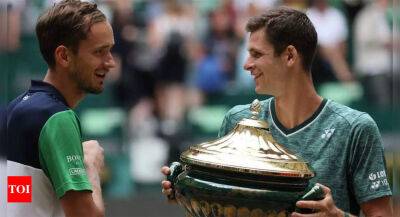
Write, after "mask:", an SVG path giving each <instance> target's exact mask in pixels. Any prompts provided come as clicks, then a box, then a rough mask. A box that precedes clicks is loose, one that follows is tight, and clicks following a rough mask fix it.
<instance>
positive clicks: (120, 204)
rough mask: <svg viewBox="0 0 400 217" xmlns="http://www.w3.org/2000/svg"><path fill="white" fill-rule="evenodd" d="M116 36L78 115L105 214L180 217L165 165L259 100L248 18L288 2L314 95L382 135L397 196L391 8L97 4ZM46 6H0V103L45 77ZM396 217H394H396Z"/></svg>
mask: <svg viewBox="0 0 400 217" xmlns="http://www.w3.org/2000/svg"><path fill="white" fill-rule="evenodd" d="M95 2H96V3H97V4H98V6H99V7H100V8H101V10H102V11H103V12H104V13H105V14H106V16H107V17H108V19H109V21H110V23H111V24H112V26H113V29H114V35H115V42H116V44H115V47H114V48H113V54H114V57H115V59H116V61H117V63H118V64H117V65H118V66H117V67H116V69H115V70H113V71H112V72H110V73H109V74H108V80H107V83H106V88H105V91H104V92H103V93H102V94H101V95H89V96H87V97H86V99H85V100H84V101H83V102H82V103H81V104H80V106H79V107H78V108H77V109H76V112H77V113H78V114H79V116H80V120H81V124H82V129H83V133H84V137H85V139H97V140H99V141H100V143H101V144H102V146H103V147H104V149H105V155H106V168H105V170H104V171H103V174H102V183H103V189H104V190H103V194H104V197H105V201H106V209H107V216H115V217H124V216H139V217H152V216H165V217H168V216H171V217H172V216H174V217H180V216H184V213H183V209H181V208H180V207H179V206H177V205H170V204H168V202H167V200H166V199H165V198H164V197H163V196H162V194H161V187H160V181H161V180H162V179H163V176H162V175H161V173H160V168H161V166H162V165H166V164H169V163H170V162H172V161H176V160H178V158H179V154H180V152H181V151H182V150H184V149H186V148H188V146H190V145H193V144H197V143H199V142H203V141H207V140H210V139H214V138H216V137H217V133H218V129H219V127H220V125H221V123H222V120H223V117H224V115H225V113H226V112H227V111H228V110H229V109H230V108H231V107H232V106H233V105H236V104H247V103H251V101H252V100H253V99H254V98H258V99H265V98H266V97H265V96H260V95H256V94H255V93H254V84H253V80H252V77H251V76H250V75H249V74H248V73H247V72H245V71H244V70H243V68H242V65H243V63H244V60H245V59H246V55H247V53H246V47H245V46H246V40H247V37H248V35H247V34H246V32H245V31H244V26H245V24H246V21H247V19H248V18H249V17H251V16H253V15H255V14H258V13H260V12H262V11H263V10H265V9H266V8H271V7H276V6H278V5H287V6H289V7H293V8H296V9H299V10H302V11H304V12H306V13H307V15H308V16H309V17H310V19H311V20H312V22H313V23H314V25H315V27H316V30H317V32H318V37H319V43H318V53H317V56H316V60H315V64H314V65H313V68H312V73H313V78H314V80H315V85H316V87H317V90H318V92H319V94H321V95H322V96H324V97H325V98H329V99H333V100H335V101H338V102H340V103H343V104H345V105H348V106H351V107H353V108H355V109H358V110H361V111H365V112H368V113H369V114H370V115H371V116H372V117H373V118H374V119H375V121H376V122H377V124H378V127H379V128H380V130H381V133H382V137H383V141H384V146H385V151H386V159H387V166H388V175H389V177H390V183H391V186H392V189H393V191H394V193H395V195H397V196H395V200H396V201H397V202H396V203H395V204H396V206H397V210H400V209H399V204H400V203H399V201H400V198H399V194H400V193H399V192H400V175H399V174H400V154H399V153H400V73H399V72H400V61H399V60H400V37H399V36H400V34H399V27H400V10H399V1H398V0H97V1H95ZM53 3H54V0H0V68H1V72H0V76H1V77H0V94H1V98H0V105H2V106H4V105H6V104H7V103H8V102H9V101H10V100H12V99H13V98H15V97H16V96H17V95H19V94H21V93H22V92H24V91H25V90H26V89H27V88H28V87H29V84H30V80H31V79H43V77H44V75H45V72H46V69H47V67H46V65H45V62H44V61H43V59H42V57H41V55H40V52H39V48H38V44H37V40H36V37H35V33H34V28H35V24H36V19H37V17H38V16H39V15H40V14H41V12H42V11H43V10H44V9H45V8H46V7H48V6H49V5H51V4H53ZM397 212H398V213H400V212H399V211H397Z"/></svg>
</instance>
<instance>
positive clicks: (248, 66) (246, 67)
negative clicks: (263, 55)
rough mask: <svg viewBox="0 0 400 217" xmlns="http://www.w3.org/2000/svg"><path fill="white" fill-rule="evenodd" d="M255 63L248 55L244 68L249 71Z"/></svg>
mask: <svg viewBox="0 0 400 217" xmlns="http://www.w3.org/2000/svg"><path fill="white" fill-rule="evenodd" d="M253 65H254V63H253V62H252V61H251V60H250V57H247V59H246V62H245V63H244V65H243V69H244V70H247V71H251V69H252V68H253Z"/></svg>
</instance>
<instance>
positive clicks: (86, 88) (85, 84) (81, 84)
mask: <svg viewBox="0 0 400 217" xmlns="http://www.w3.org/2000/svg"><path fill="white" fill-rule="evenodd" d="M82 75H83V73H81V71H80V70H79V69H78V67H76V66H75V67H74V70H73V73H72V79H73V80H74V81H75V82H76V84H77V85H78V88H79V90H81V91H83V92H84V93H90V94H96V95H97V94H100V93H102V92H103V88H99V89H97V88H95V87H92V86H91V85H90V79H88V78H85V77H84V76H82Z"/></svg>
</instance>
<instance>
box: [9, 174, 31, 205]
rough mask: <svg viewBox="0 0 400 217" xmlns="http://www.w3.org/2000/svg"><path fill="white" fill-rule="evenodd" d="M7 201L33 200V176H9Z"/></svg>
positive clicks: (25, 201) (24, 201)
mask: <svg viewBox="0 0 400 217" xmlns="http://www.w3.org/2000/svg"><path fill="white" fill-rule="evenodd" d="M7 182H8V187H7V201H8V202H11V203H15V202H23V203H27V202H32V177H31V176H8V177H7Z"/></svg>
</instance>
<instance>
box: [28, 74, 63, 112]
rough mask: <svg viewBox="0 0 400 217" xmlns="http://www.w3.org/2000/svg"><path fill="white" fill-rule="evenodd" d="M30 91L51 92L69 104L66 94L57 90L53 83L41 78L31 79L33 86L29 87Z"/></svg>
mask: <svg viewBox="0 0 400 217" xmlns="http://www.w3.org/2000/svg"><path fill="white" fill-rule="evenodd" d="M29 92H31V93H32V92H46V93H49V94H51V95H52V96H53V97H55V98H56V99H58V100H60V101H61V102H63V103H64V104H65V105H67V106H68V103H67V100H65V98H64V96H63V95H62V94H61V93H60V91H58V90H57V88H55V87H54V86H53V85H51V84H49V83H47V82H44V81H39V80H31V87H30V88H29Z"/></svg>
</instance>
